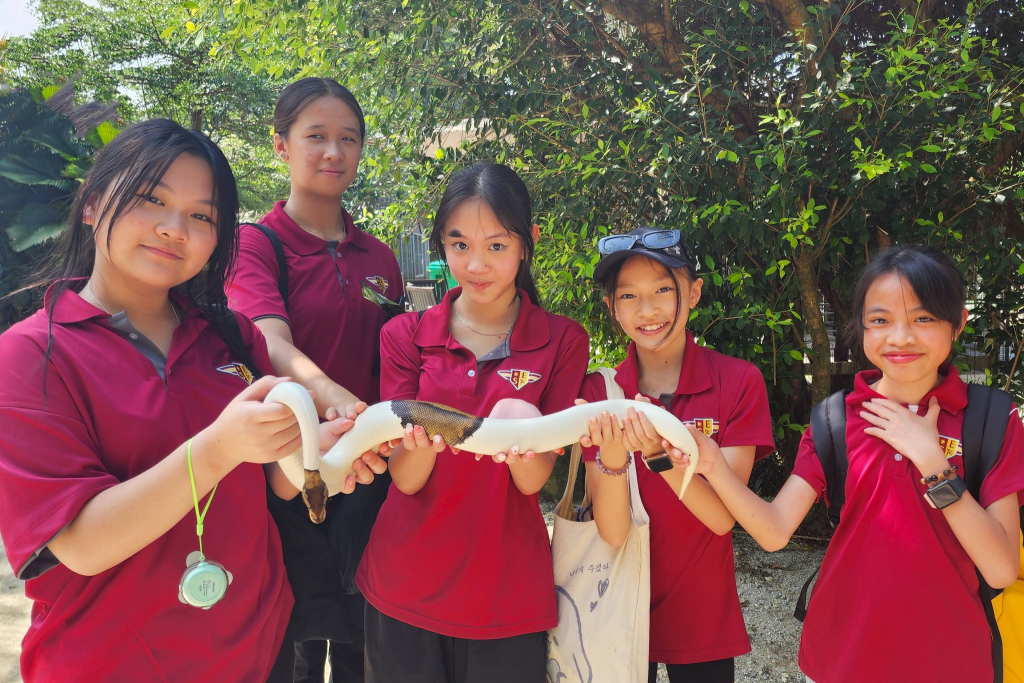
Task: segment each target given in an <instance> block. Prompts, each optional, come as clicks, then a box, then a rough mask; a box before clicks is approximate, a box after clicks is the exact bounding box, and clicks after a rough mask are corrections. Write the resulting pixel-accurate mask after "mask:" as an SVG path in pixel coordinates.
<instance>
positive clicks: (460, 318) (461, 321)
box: [452, 301, 515, 337]
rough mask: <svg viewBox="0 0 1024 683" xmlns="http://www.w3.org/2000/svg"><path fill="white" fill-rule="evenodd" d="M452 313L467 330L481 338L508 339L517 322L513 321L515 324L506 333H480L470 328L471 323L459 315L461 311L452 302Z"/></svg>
mask: <svg viewBox="0 0 1024 683" xmlns="http://www.w3.org/2000/svg"><path fill="white" fill-rule="evenodd" d="M452 311H454V312H455V317H456V318H458V319H459V322H460V323H462V324H463V325H465V326H466V329H467V330H469V331H470V332H472V333H474V334H479V335H480V336H481V337H507V336H508V333H509V332H511V331H512V327H513V326H514V325H515V322H514V321H513V323H512V324H511V325H509V326H508V329H507V330H505V331H504V332H499V333H497V334H494V333H493V332H480V331H478V330H474V329H473V328H472V327H470V326H469V323H467V322H466V321H465V320H463V319H462V316H461V315H459V309H457V308H455V302H454V301H453V302H452Z"/></svg>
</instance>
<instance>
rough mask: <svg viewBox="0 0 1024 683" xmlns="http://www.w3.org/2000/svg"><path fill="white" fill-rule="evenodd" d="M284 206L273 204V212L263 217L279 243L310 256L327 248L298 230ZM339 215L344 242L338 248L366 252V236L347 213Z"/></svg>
mask: <svg viewBox="0 0 1024 683" xmlns="http://www.w3.org/2000/svg"><path fill="white" fill-rule="evenodd" d="M284 205H285V202H283V201H280V202H277V203H276V204H274V209H273V211H271V212H270V213H268V214H267V215H266V217H264V219H263V220H264V222H266V223H268V224H270V227H272V228H274V231H275V232H276V233H277V234H278V236H279V237H280V238H281V241H282V242H284V243H285V244H287V245H288V247H289V248H290V249H291V250H292V251H294V252H295V253H297V254H301V255H302V256H311V255H313V254H316V253H317V252H320V251H323V249H324V247H325V246H327V242H326V241H325V240H322V239H320V238H319V237H317V236H316V235H314V234H312V233H308V232H306V231H305V230H303V229H302V228H300V227H299V224H298V223H296V222H295V221H294V220H292V217H291V216H289V215H288V214H287V213H286V212H285V210H284ZM341 215H342V216H343V217H344V218H345V234H346V237H345V240H344V241H342V242H339V243H338V248H339V249H340V248H344V247H345V246H346V245H351V246H353V247H356V248H358V249H362V250H363V251H368V250H369V248H370V245H369V244H368V243H367V238H366V235H365V234H363V231H362V230H360V229H359V228H357V227H356V224H355V223H354V222H353V221H352V216H351V215H349V212H348V211H346V210H345V209H342V210H341Z"/></svg>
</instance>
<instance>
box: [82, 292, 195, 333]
mask: <svg viewBox="0 0 1024 683" xmlns="http://www.w3.org/2000/svg"><path fill="white" fill-rule="evenodd" d="M85 286H86V287H88V288H89V294H90V295H91V296H92V298H93V299H96V303H98V304H99V305H100V308H101V309H103V312H104V313H106V314H107V315H114V314H113V313H111V312H110V307H109V306H107V305H106V304H105V303H103V300H102V299H100V297H99V296H98V295H97V294H96V290H95V289H93V288H92V283H91V282H90V283H88V284H86V285H85ZM168 303H170V304H171V313H173V314H174V326H175V327H177V326H178V325H180V324H181V318H180V317H179V316H178V308H177V306H175V305H174V302H173V301H170V300H168Z"/></svg>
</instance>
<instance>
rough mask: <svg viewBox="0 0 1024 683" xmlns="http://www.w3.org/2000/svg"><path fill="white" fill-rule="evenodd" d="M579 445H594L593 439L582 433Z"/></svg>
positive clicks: (586, 446) (588, 446)
mask: <svg viewBox="0 0 1024 683" xmlns="http://www.w3.org/2000/svg"><path fill="white" fill-rule="evenodd" d="M580 445H581V446H583V447H584V448H590V447H591V446H593V445H594V441H593V440H592V439H591V438H590V437H589V436H587V435H586V434H584V435H583V436H581V437H580ZM559 455H561V454H559Z"/></svg>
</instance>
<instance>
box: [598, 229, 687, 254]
mask: <svg viewBox="0 0 1024 683" xmlns="http://www.w3.org/2000/svg"><path fill="white" fill-rule="evenodd" d="M637 242H640V243H641V244H642V245H643V246H645V247H647V248H648V249H667V248H669V247H674V246H676V245H677V244H679V231H678V230H653V231H651V232H645V233H644V234H642V235H609V236H607V237H602V238H601V239H600V240H598V242H597V251H598V252H599V253H600V254H601V255H602V256H607V255H608V254H614V253H615V252H617V251H625V250H627V249H632V248H633V247H634V246H635V245H636V243H637ZM684 253H685V250H684Z"/></svg>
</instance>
